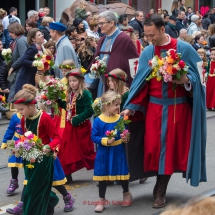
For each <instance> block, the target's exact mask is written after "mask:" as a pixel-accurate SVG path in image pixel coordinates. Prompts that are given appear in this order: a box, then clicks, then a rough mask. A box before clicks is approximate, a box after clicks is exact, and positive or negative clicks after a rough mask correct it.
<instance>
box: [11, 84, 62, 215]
mask: <svg viewBox="0 0 215 215" xmlns="http://www.w3.org/2000/svg"><path fill="white" fill-rule="evenodd" d="M36 92H37V89H36V88H35V87H34V86H32V85H29V84H25V85H23V88H22V90H20V91H19V92H18V93H16V95H15V97H14V100H13V101H12V103H14V107H15V108H16V109H17V110H18V111H19V113H20V114H21V115H22V116H23V117H22V119H21V128H22V131H23V132H24V133H25V132H27V131H31V132H32V133H33V134H34V135H37V136H38V137H39V138H40V139H42V143H43V144H44V145H45V146H44V147H43V152H44V153H45V154H46V153H54V152H57V151H58V148H59V145H60V141H61V139H60V137H59V134H58V132H57V130H56V128H55V127H54V125H53V123H52V119H51V118H50V116H49V115H48V114H46V113H45V112H42V111H38V110H37V109H36V106H35V104H36V102H37V101H36V100H35V97H36ZM50 139H51V141H50ZM32 163H33V164H34V165H33V168H31V169H30V168H27V165H28V166H29V164H31V163H30V162H29V161H26V160H24V161H23V165H24V171H25V178H26V180H27V181H28V183H27V185H26V187H25V190H24V193H23V194H24V203H25V204H24V205H23V213H22V214H23V215H29V214H31V215H38V214H40V215H46V214H53V213H54V206H55V205H56V204H57V203H58V198H57V196H56V195H55V194H54V193H53V192H52V191H51V187H52V181H53V174H54V165H53V156H46V155H43V160H42V161H41V162H40V163H39V162H37V160H36V161H34V162H33V161H32ZM31 166H32V165H31ZM38 181H39V182H40V183H38Z"/></svg>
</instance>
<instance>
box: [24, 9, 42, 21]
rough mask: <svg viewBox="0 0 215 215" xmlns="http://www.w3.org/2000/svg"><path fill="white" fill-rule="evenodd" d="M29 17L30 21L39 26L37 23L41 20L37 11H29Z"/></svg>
mask: <svg viewBox="0 0 215 215" xmlns="http://www.w3.org/2000/svg"><path fill="white" fill-rule="evenodd" d="M27 16H28V19H29V20H31V21H32V22H34V23H35V24H37V21H38V20H39V16H38V12H37V11H36V10H29V11H28V14H27Z"/></svg>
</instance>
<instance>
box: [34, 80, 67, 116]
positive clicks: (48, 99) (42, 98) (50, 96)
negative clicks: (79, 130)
mask: <svg viewBox="0 0 215 215" xmlns="http://www.w3.org/2000/svg"><path fill="white" fill-rule="evenodd" d="M65 90H66V85H65V84H64V83H62V82H61V81H60V79H58V78H52V77H50V76H46V79H45V82H43V81H40V82H39V93H40V95H39V96H38V97H37V101H38V102H40V103H42V104H43V105H45V106H46V107H47V108H48V109H51V110H52V113H53V115H59V114H60V111H59V107H58V100H59V99H62V100H63V99H65V98H66V94H65V92H64V91H65Z"/></svg>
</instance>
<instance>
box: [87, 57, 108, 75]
mask: <svg viewBox="0 0 215 215" xmlns="http://www.w3.org/2000/svg"><path fill="white" fill-rule="evenodd" d="M106 68H107V64H106V63H105V62H104V61H103V60H101V59H99V57H98V56H97V57H96V58H95V62H94V63H93V64H92V66H91V67H90V71H91V73H90V74H89V76H90V77H91V78H99V77H100V76H101V75H103V74H104V73H105V70H106Z"/></svg>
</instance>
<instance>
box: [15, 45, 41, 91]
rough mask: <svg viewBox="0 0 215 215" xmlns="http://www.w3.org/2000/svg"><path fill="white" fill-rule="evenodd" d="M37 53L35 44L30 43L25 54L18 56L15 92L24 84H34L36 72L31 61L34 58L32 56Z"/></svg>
mask: <svg viewBox="0 0 215 215" xmlns="http://www.w3.org/2000/svg"><path fill="white" fill-rule="evenodd" d="M37 53H38V49H37V47H36V45H31V46H30V47H29V48H28V49H27V50H26V52H25V54H24V55H23V56H22V57H21V58H20V66H22V68H21V69H20V72H19V73H20V74H19V75H18V77H17V78H18V80H17V81H16V86H15V94H16V93H17V92H18V91H19V90H21V89H22V86H23V85H24V84H32V85H35V75H36V73H37V67H33V66H32V63H33V61H34V60H35V59H34V56H35V55H36V54H37Z"/></svg>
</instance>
